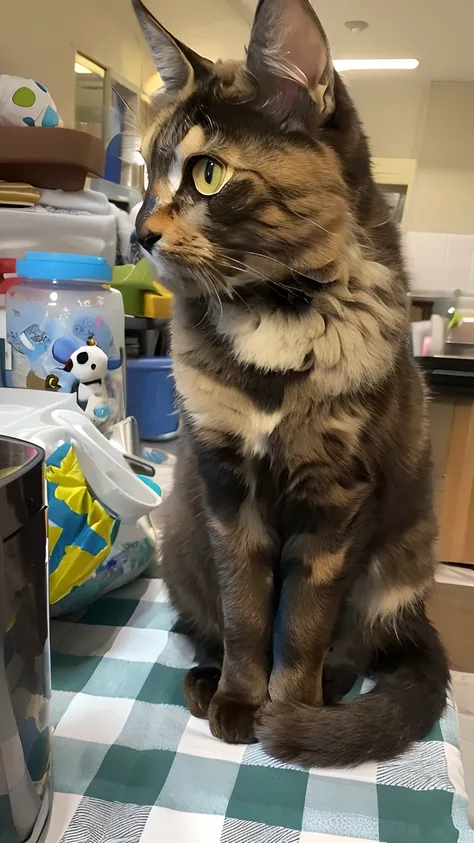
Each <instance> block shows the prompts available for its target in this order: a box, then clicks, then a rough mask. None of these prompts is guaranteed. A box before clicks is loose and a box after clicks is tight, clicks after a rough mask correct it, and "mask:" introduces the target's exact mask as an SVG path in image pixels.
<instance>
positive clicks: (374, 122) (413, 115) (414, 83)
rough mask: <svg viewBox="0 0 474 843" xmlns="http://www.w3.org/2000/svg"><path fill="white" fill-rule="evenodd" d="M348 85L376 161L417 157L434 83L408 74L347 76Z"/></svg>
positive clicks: (348, 74)
mask: <svg viewBox="0 0 474 843" xmlns="http://www.w3.org/2000/svg"><path fill="white" fill-rule="evenodd" d="M345 82H346V84H347V85H348V87H349V90H350V92H351V94H352V96H353V98H354V100H355V103H356V105H357V108H358V110H359V114H360V116H361V118H362V122H363V124H364V127H365V131H366V132H367V135H368V136H369V140H370V147H371V151H372V155H373V156H374V158H416V155H417V150H418V147H419V142H420V135H421V133H422V131H423V126H424V122H425V119H426V109H427V104H428V100H429V93H430V83H429V81H427V80H423V79H418V78H417V77H416V76H415V77H414V76H412V77H411V78H407V76H405V75H404V74H401V75H397V74H395V75H391V74H390V73H384V74H382V75H379V74H377V75H375V76H374V75H370V74H369V75H368V76H367V75H362V74H357V75H354V74H351V73H347V74H346V76H345Z"/></svg>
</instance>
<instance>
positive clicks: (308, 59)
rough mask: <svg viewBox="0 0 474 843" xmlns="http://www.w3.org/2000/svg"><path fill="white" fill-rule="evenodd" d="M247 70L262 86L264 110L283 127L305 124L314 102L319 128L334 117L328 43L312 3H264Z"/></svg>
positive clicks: (290, 0)
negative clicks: (285, 123) (282, 124)
mask: <svg viewBox="0 0 474 843" xmlns="http://www.w3.org/2000/svg"><path fill="white" fill-rule="evenodd" d="M247 67H248V69H249V71H250V72H251V73H252V75H253V76H255V77H256V79H257V81H258V83H259V86H260V91H261V94H262V107H263V108H264V109H265V110H266V111H268V112H269V113H272V114H273V115H274V116H275V117H276V118H277V119H278V120H279V121H281V122H288V123H289V124H290V125H291V124H293V125H295V124H296V125H298V124H300V125H301V124H304V123H305V120H306V119H307V116H308V112H310V110H311V100H313V103H315V104H316V106H317V109H318V122H319V123H320V124H322V123H325V122H326V120H328V118H329V117H330V116H331V114H332V112H333V111H334V68H333V64H332V59H331V51H330V48H329V42H328V39H327V37H326V33H325V32H324V29H323V28H322V26H321V23H320V21H319V18H318V17H317V15H316V13H315V12H314V10H313V7H312V6H311V4H310V2H309V0H259V4H258V6H257V11H256V13H255V20H254V24H253V29H252V34H251V36H250V44H249V48H248V53H247ZM313 110H314V108H313Z"/></svg>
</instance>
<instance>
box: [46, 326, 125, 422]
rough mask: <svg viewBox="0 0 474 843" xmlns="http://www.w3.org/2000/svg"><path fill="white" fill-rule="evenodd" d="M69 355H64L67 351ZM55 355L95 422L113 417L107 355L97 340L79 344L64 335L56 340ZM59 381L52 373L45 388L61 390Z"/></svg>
mask: <svg viewBox="0 0 474 843" xmlns="http://www.w3.org/2000/svg"><path fill="white" fill-rule="evenodd" d="M66 349H67V352H68V354H69V356H68V357H67V359H64V358H65V351H66ZM52 352H53V357H54V359H55V360H57V361H58V362H60V363H62V364H63V370H62V371H64V372H67V373H68V374H69V375H71V376H72V377H73V378H74V382H75V384H76V386H75V388H74V392H76V393H77V403H78V404H79V406H80V407H81V409H83V410H84V412H85V414H86V416H87V417H88V418H90V419H91V421H93V422H94V424H95V425H101V424H104V422H107V421H108V419H109V417H110V412H111V410H110V398H109V394H108V392H107V384H106V376H107V369H108V357H107V355H106V353H105V351H102V349H101V348H99V346H98V345H97V343H96V342H95V340H93V339H89V340H88V341H87V344H86V345H79V346H77V345H76V343H75V342H74V340H72V341H71V340H69V339H67V338H62V339H60V340H56V341H55V342H54V343H53V348H52ZM60 388H61V387H60V380H59V378H58V376H57V375H56V374H55V373H54V372H53V373H51V374H50V375H48V377H47V378H46V389H48V390H53V391H54V390H56V389H60Z"/></svg>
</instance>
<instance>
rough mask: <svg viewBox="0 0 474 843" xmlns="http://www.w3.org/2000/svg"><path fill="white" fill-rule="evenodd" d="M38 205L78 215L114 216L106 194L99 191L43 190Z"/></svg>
mask: <svg viewBox="0 0 474 843" xmlns="http://www.w3.org/2000/svg"><path fill="white" fill-rule="evenodd" d="M40 193H41V196H40V200H39V202H38V205H40V206H43V207H47V208H55V209H57V210H59V211H65V212H68V211H69V212H70V213H76V214H79V213H81V214H98V215H100V216H109V215H111V214H112V209H111V207H110V203H109V201H108V199H107V197H106V196H105V194H104V193H98V192H97V190H41V191H40Z"/></svg>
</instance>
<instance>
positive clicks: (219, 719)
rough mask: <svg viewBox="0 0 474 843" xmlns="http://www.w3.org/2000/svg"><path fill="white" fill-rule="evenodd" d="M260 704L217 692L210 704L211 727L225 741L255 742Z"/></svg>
mask: <svg viewBox="0 0 474 843" xmlns="http://www.w3.org/2000/svg"><path fill="white" fill-rule="evenodd" d="M258 710H259V706H255V705H251V704H250V703H246V702H243V701H242V700H239V699H234V698H233V697H230V696H227V695H226V694H220V693H217V694H215V696H214V697H213V699H212V702H211V705H210V706H209V712H208V717H209V727H210V729H211V732H212V734H213V735H214V737H215V738H219V739H220V740H221V741H225V743H254V742H255V740H256V738H255V733H254V723H255V718H256V716H257V713H258Z"/></svg>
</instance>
